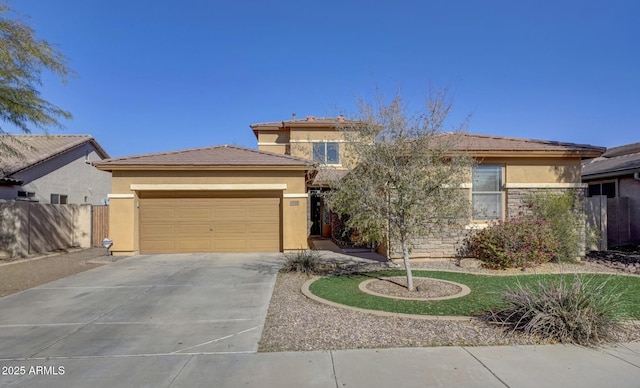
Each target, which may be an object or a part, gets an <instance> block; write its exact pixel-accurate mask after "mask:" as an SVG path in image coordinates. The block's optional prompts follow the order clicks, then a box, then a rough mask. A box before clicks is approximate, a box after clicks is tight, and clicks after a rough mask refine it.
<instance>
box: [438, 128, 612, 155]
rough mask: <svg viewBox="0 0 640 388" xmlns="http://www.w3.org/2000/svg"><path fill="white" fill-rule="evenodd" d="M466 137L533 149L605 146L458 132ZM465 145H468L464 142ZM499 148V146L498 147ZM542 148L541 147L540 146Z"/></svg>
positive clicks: (582, 148)
mask: <svg viewBox="0 0 640 388" xmlns="http://www.w3.org/2000/svg"><path fill="white" fill-rule="evenodd" d="M452 134H454V133H451V132H447V133H442V134H441V135H452ZM459 135H462V136H464V137H467V138H476V139H485V140H496V141H507V142H512V143H521V144H528V145H533V146H534V147H532V148H533V149H535V148H536V147H535V145H541V146H547V147H559V148H561V149H571V150H590V151H601V152H604V151H605V148H604V147H600V146H594V145H590V144H578V143H570V142H561V141H554V140H540V139H528V138H517V137H507V136H496V135H483V134H475V133H459ZM465 146H468V145H467V144H465ZM466 148H467V149H470V150H483V149H486V147H480V146H476V147H466ZM498 148H499V147H498ZM498 148H489V149H498ZM504 150H518V149H514V148H505V149H504ZM541 150H543V148H541Z"/></svg>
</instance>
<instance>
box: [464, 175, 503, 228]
mask: <svg viewBox="0 0 640 388" xmlns="http://www.w3.org/2000/svg"><path fill="white" fill-rule="evenodd" d="M502 194H503V191H502V166H491V165H480V166H476V167H474V169H473V177H472V183H471V201H472V203H473V220H474V221H490V220H500V219H502V214H503V211H502V207H503V206H502Z"/></svg>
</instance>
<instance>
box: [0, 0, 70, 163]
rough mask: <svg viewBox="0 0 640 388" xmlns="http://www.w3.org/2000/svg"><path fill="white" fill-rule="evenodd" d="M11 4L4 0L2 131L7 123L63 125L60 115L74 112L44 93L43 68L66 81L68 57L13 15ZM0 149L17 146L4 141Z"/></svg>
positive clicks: (0, 10)
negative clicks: (41, 88) (43, 94)
mask: <svg viewBox="0 0 640 388" xmlns="http://www.w3.org/2000/svg"><path fill="white" fill-rule="evenodd" d="M12 13H13V12H12V9H11V7H10V6H8V5H6V3H4V2H0V118H1V119H2V121H3V122H4V123H5V125H0V134H6V133H7V131H6V125H7V124H8V125H9V126H12V127H15V128H17V129H19V130H21V131H23V132H25V133H30V132H31V128H32V127H35V128H40V129H44V130H46V129H47V128H48V127H52V126H53V127H62V125H61V123H60V121H58V120H59V119H60V118H65V119H69V118H71V113H69V112H67V111H65V110H63V109H61V108H59V107H57V106H56V105H53V104H52V103H50V102H48V101H46V100H44V99H43V98H41V97H40V92H39V91H38V88H39V87H41V86H42V73H43V71H45V70H46V71H50V72H52V73H54V74H56V75H58V76H60V78H61V79H62V81H63V82H66V80H67V77H68V76H69V75H71V74H72V72H71V70H70V69H69V67H68V66H67V58H66V57H65V56H64V55H63V54H62V53H61V52H60V51H58V50H57V49H56V48H54V47H53V46H52V45H51V44H49V43H48V42H47V41H45V40H42V39H39V38H38V37H37V36H36V34H35V31H34V30H33V29H32V28H30V27H29V26H28V25H27V24H26V23H25V22H24V21H23V20H21V19H19V18H13V19H12V18H9V17H8V16H9V15H10V14H12ZM0 151H5V152H9V153H15V152H16V150H15V149H13V147H11V146H10V145H8V144H6V142H4V141H0Z"/></svg>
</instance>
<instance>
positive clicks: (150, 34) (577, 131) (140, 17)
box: [11, 0, 640, 157]
mask: <svg viewBox="0 0 640 388" xmlns="http://www.w3.org/2000/svg"><path fill="white" fill-rule="evenodd" d="M11 5H12V6H13V8H14V9H15V10H16V11H18V12H20V13H22V14H25V15H28V16H30V17H31V20H30V25H31V26H32V27H33V28H34V29H35V30H36V32H37V34H38V36H39V37H41V38H44V39H46V40H48V41H49V42H51V43H55V44H57V46H58V47H59V49H60V50H61V51H62V52H64V53H65V54H66V55H67V56H68V57H69V59H70V62H69V63H70V66H71V67H72V68H73V70H75V72H76V73H77V74H78V77H77V78H72V79H71V80H70V81H69V82H68V83H67V84H66V85H61V84H60V82H59V81H58V80H57V79H55V78H54V77H51V76H45V77H44V81H45V85H44V86H43V88H42V89H41V90H42V96H43V97H44V98H46V99H48V100H50V101H51V102H53V103H54V104H56V105H58V106H61V107H62V108H64V109H67V110H69V111H71V112H72V114H73V115H74V119H73V120H71V121H68V122H65V125H66V129H65V130H64V131H63V132H61V131H59V130H53V131H51V132H52V133H68V134H80V133H82V134H85V133H86V134H91V135H93V136H94V137H95V138H96V139H97V140H98V142H99V143H100V144H101V145H102V146H103V147H104V148H105V149H106V150H107V152H109V153H110V155H111V156H113V157H119V156H126V155H133V154H140V153H149V152H162V151H171V150H178V149H183V148H191V147H204V146H209V145H217V144H237V145H241V146H246V147H256V139H255V137H254V135H253V133H252V131H251V129H250V128H249V124H252V123H256V122H264V121H279V120H286V119H289V118H290V117H291V114H292V113H293V112H295V113H296V114H297V116H298V117H305V116H307V115H315V116H333V115H336V114H337V113H346V114H347V115H349V113H350V112H353V110H354V106H355V100H356V98H358V97H364V98H368V97H369V96H371V95H372V94H373V92H374V89H375V88H376V86H377V87H378V88H380V89H381V90H382V92H383V93H384V94H385V95H387V96H390V97H391V96H393V95H394V93H395V91H396V90H397V89H399V88H400V89H401V94H402V95H403V96H404V98H405V99H406V101H407V102H408V103H409V104H410V105H411V106H412V107H413V108H414V109H419V108H420V106H421V103H422V101H423V100H424V98H425V97H426V95H427V91H428V88H429V85H430V84H433V85H435V86H436V87H445V86H446V87H450V88H451V89H452V98H453V101H454V104H455V109H456V112H455V114H454V115H453V116H452V119H453V121H452V122H451V123H452V124H454V123H455V121H456V120H459V119H460V118H462V117H463V116H464V115H465V114H467V113H469V112H471V113H472V120H471V126H470V132H474V133H483V134H490V135H500V136H513V137H526V138H536V139H548V140H559V141H568V142H576V143H588V144H593V145H601V146H616V145H621V144H625V143H631V142H638V141H640V22H639V21H638V20H639V19H638V18H639V15H640V1H637V0H628V1H618V0H607V1H602V0H601V1H590V0H583V1H563V0H555V1H548V0H538V1H527V2H525V1H513V0H503V1H495V0H482V1H480V0H478V1H474V0H465V1H463V0H439V1H431V0H423V1H402V0H396V1H377V0H368V1H365V0H362V1H349V0H342V1H334V0H326V1H305V0H299V1H293V0H291V1H242V0H235V1H224V0H222V1H221V0H217V1H214V0H198V1H195V0H182V1H177V0H173V1H167V0H153V1H152V0H111V1H92V0H56V1H45V0H19V1H18V0H13V1H11ZM336 107H340V109H339V110H337V108H336Z"/></svg>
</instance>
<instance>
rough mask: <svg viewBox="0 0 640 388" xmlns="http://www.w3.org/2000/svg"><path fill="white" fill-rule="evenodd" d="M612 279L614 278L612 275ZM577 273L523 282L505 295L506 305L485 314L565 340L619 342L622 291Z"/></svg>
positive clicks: (495, 320) (523, 329)
mask: <svg viewBox="0 0 640 388" xmlns="http://www.w3.org/2000/svg"><path fill="white" fill-rule="evenodd" d="M610 279H611V278H610ZM608 281H609V280H605V281H594V280H593V278H590V279H586V278H584V277H580V276H578V275H576V276H575V277H574V278H573V280H568V278H566V277H562V278H558V279H555V280H554V281H549V282H546V283H545V282H542V281H540V280H538V282H537V284H536V285H534V286H531V285H524V286H523V285H522V284H519V285H518V286H517V287H516V288H515V289H509V290H508V291H506V292H504V293H502V294H501V296H502V298H503V299H504V305H503V307H500V308H498V309H495V310H492V311H490V312H489V314H487V315H486V316H485V318H486V319H487V320H489V321H490V322H492V323H496V324H500V325H505V326H507V327H509V328H511V329H512V330H513V331H518V332H524V333H526V334H531V335H535V336H540V337H542V338H550V339H554V340H556V341H559V342H563V343H574V344H578V345H597V344H602V343H607V342H614V341H615V333H616V331H617V330H618V329H619V327H620V320H621V318H622V317H620V316H619V315H618V314H617V312H616V311H619V310H618V309H619V307H620V303H621V295H622V294H621V293H616V292H611V291H610V290H605V287H606V285H607V282H608Z"/></svg>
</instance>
